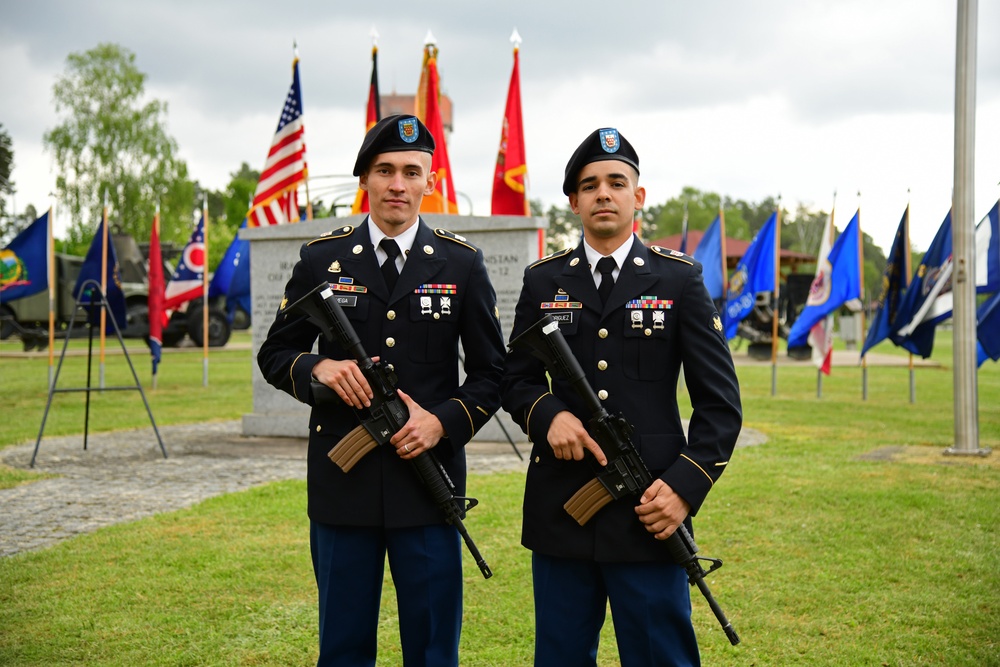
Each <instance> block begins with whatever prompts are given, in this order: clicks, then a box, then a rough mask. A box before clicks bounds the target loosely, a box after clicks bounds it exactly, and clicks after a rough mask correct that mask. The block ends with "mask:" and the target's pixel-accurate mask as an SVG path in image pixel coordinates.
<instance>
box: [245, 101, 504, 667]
mask: <svg viewBox="0 0 1000 667" xmlns="http://www.w3.org/2000/svg"><path fill="white" fill-rule="evenodd" d="M433 151H434V138H433V137H432V136H431V134H430V132H428V130H427V128H426V127H424V125H423V123H421V122H420V121H419V120H417V119H416V118H414V117H413V116H391V117H389V118H385V119H383V120H381V121H380V122H379V123H378V124H376V125H375V126H374V127H373V128H372V129H371V130H370V131H369V132H368V133H367V135H366V136H365V139H364V142H363V144H362V146H361V150H360V151H359V153H358V159H357V164H356V165H355V167H354V175H355V176H358V177H359V178H360V187H361V188H362V189H364V190H366V191H367V192H368V197H369V201H370V205H371V214H370V215H369V216H368V218H367V219H366V220H365V221H364V222H363V223H362V224H361V225H360V226H358V227H357V228H355V227H351V226H346V227H341V228H339V229H336V230H334V231H332V232H329V233H327V234H324V235H323V236H321V237H320V238H317V239H315V240H313V241H310V242H309V243H306V244H305V245H303V246H302V250H301V253H300V260H299V262H298V263H297V264H296V265H295V268H294V270H293V273H292V278H291V280H289V281H288V285H287V286H286V287H285V297H284V301H283V303H282V310H279V311H278V314H277V317H276V319H275V322H274V324H273V325H272V326H271V330H270V333H269V334H268V339H267V342H265V343H264V344H263V345H262V346H261V349H260V353H259V355H258V363H259V365H260V369H261V371H262V372H263V374H264V377H265V378H267V381H268V382H270V383H271V384H272V385H274V386H275V387H277V388H279V389H281V390H283V391H286V392H288V393H289V394H291V395H292V396H294V397H295V398H296V399H298V400H300V401H302V402H304V403H308V404H309V405H312V406H313V410H312V412H311V415H310V418H309V454H308V498H309V508H308V509H309V519H310V543H311V549H312V560H313V567H314V569H315V574H316V582H317V586H318V589H319V625H320V656H319V662H318V664H319V665H351V666H352V667H355V666H357V665H374V664H375V654H376V628H377V623H378V615H379V599H380V593H381V586H382V577H383V568H384V561H385V557H386V555H387V554H388V558H389V567H390V571H391V574H392V580H393V584H394V586H395V589H396V597H397V600H398V607H399V632H400V640H401V643H402V653H403V663H404V664H405V665H407V666H410V665H430V666H433V667H438V666H439V665H458V641H459V633H460V630H461V620H462V568H461V541H460V537H459V534H458V532H457V531H456V529H455V528H454V527H452V526H450V525H447V524H446V523H445V521H444V515H443V514H442V512H441V510H440V509H438V507H437V506H436V505H435V504H434V502H433V501H432V500H431V497H430V495H429V493H428V492H427V490H426V489H424V488H423V486H422V485H421V484H420V482H419V479H418V477H417V474H416V472H415V471H414V470H413V469H412V465H411V463H410V462H409V461H410V459H413V458H414V457H416V456H417V455H419V454H421V453H423V452H426V451H428V450H431V449H433V451H434V453H435V455H436V456H437V457H438V459H439V460H440V461H441V463H442V464H443V465H444V467H445V468H446V470H447V471H448V474H449V476H450V477H451V479H452V481H453V482H454V483H455V485H456V486H457V488H458V493H459V494H460V495H462V494H464V492H465V477H466V464H465V450H464V446H465V444H466V443H467V442H469V440H470V439H471V438H472V435H473V434H474V433H475V432H476V431H477V430H478V429H479V428H481V427H482V426H483V424H485V423H486V422H487V421H488V420H489V419H490V417H491V416H492V415H493V413H494V412H495V411H496V410H497V408H498V407H499V402H500V399H499V388H498V387H499V382H500V377H501V374H502V369H503V351H504V345H503V334H502V333H501V330H500V322H499V313H498V310H497V306H496V293H495V292H494V290H493V286H492V285H491V283H490V280H489V277H488V275H487V273H486V265H485V262H484V259H483V253H482V252H481V251H480V250H478V249H477V248H476V247H475V246H473V245H472V244H470V243H469V242H468V241H466V240H465V239H464V238H462V237H461V236H457V235H455V234H452V233H450V232H447V231H445V230H442V229H430V228H429V227H428V226H427V225H426V224H425V223H424V222H423V221H422V220H421V219H420V218H419V215H418V211H419V209H420V203H421V200H422V198H423V197H424V196H425V195H428V194H430V193H431V192H433V190H434V185H435V182H436V176H435V174H434V172H433V171H431V154H432V153H433ZM323 282H328V283H329V284H330V286H331V287H332V288H333V289H334V290H335V292H336V294H337V295H338V297H339V298H340V303H341V304H342V305H343V306H344V311H345V312H346V313H347V316H348V318H349V319H350V320H351V323H352V324H353V326H354V328H355V329H356V331H357V333H358V336H359V337H360V339H361V343H362V345H363V346H364V348H365V351H366V352H367V353H368V354H369V355H371V356H372V357H373V358H376V359H377V358H381V359H383V360H385V361H386V362H387V363H390V364H392V366H393V367H394V369H395V372H396V374H397V376H398V378H399V388H400V392H399V393H400V396H401V397H402V398H403V400H404V401H405V402H406V404H407V407H408V408H409V412H410V418H409V421H407V423H406V425H405V426H404V427H403V429H402V430H400V431H399V433H397V434H396V435H395V436H394V437H393V438H392V440H391V442H390V444H391V446H384V447H379V448H377V449H376V450H374V451H373V452H371V453H369V454H368V455H367V456H365V457H364V458H363V459H362V460H361V461H360V462H359V463H357V465H356V466H355V467H354V468H352V469H351V470H350V472H348V473H344V472H342V471H341V470H340V469H339V468H338V467H337V466H336V465H334V464H333V463H332V462H331V461H330V459H329V458H328V457H327V454H328V452H329V451H330V450H331V448H333V447H334V445H335V444H336V443H337V442H339V441H340V439H341V438H342V437H343V436H344V435H345V434H347V433H348V432H349V431H350V430H351V429H353V428H354V427H355V426H357V419H356V417H355V414H354V411H353V407H357V408H360V407H361V406H368V405H370V403H369V399H370V398H371V397H372V392H371V388H370V387H369V386H368V384H367V382H366V380H365V378H364V376H363V375H362V374H361V372H360V369H359V368H358V365H357V364H356V363H355V362H354V361H353V360H351V359H350V358H349V356H348V355H347V354H346V353H345V351H344V350H342V349H340V347H339V346H337V345H336V344H335V343H330V342H328V341H327V340H326V339H325V338H323V337H321V336H319V333H320V332H319V330H318V329H317V328H316V327H315V326H313V325H312V324H311V323H309V322H308V321H300V322H295V320H296V317H295V316H293V315H287V314H285V313H284V312H283V309H284V308H285V306H287V304H290V303H294V302H295V301H296V300H297V299H299V298H300V297H301V296H303V295H304V294H306V293H307V292H309V291H310V290H312V289H313V288H314V287H316V285H318V284H320V283H323ZM393 283H394V284H393ZM318 336H319V348H318V354H313V353H312V352H311V350H312V347H313V343H314V342H315V341H316V339H317V337H318ZM459 342H461V344H462V346H463V348H464V350H465V357H466V359H465V366H464V368H465V373H466V377H465V379H464V381H462V382H459V350H458V346H459ZM312 380H318V381H319V382H322V383H323V384H325V385H327V386H328V387H330V388H332V389H333V390H334V391H336V393H337V394H338V395H339V396H340V398H341V399H342V400H343V403H342V404H336V405H330V404H326V405H322V406H317V405H316V404H315V401H314V398H313V396H312V394H311V391H310V382H311V381H312ZM352 406H353V407H352Z"/></svg>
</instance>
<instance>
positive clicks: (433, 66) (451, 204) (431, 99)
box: [417, 32, 458, 213]
mask: <svg viewBox="0 0 1000 667" xmlns="http://www.w3.org/2000/svg"><path fill="white" fill-rule="evenodd" d="M437 53H438V49H437V45H436V44H435V42H434V36H433V35H431V34H430V33H429V32H428V33H427V39H426V41H425V42H424V75H422V76H421V90H422V88H423V84H424V82H425V80H426V85H427V88H426V91H427V92H426V97H424V96H422V95H421V94H420V92H418V93H417V96H418V99H417V104H418V108H419V106H420V105H422V106H423V108H424V109H425V110H426V114H425V117H424V118H423V122H424V125H426V126H427V129H428V130H429V131H430V133H431V136H433V137H434V143H435V147H434V155H433V156H432V158H431V169H432V170H433V171H434V172H435V173H436V174H437V185H435V186H434V192H433V193H432V194H431V195H429V196H427V197H424V201H423V203H422V204H421V205H420V212H421V213H458V199H457V198H456V196H455V183H454V181H453V179H452V177H451V161H450V160H449V159H448V145H447V143H446V142H445V136H444V121H443V119H442V118H441V104H440V97H439V96H440V94H441V81H440V79H439V78H438V70H437ZM417 117H418V118H419V117H420V116H419V115H418V116H417Z"/></svg>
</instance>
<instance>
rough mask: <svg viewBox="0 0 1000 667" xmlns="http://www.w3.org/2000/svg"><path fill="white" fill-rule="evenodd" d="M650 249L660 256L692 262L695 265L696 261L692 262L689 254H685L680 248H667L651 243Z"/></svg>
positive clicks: (687, 262)
mask: <svg viewBox="0 0 1000 667" xmlns="http://www.w3.org/2000/svg"><path fill="white" fill-rule="evenodd" d="M649 249H650V250H652V251H653V252H654V253H656V254H657V255H659V256H660V257H666V258H667V259H672V260H675V261H677V262H684V263H685V264H690V265H691V266H694V262H692V261H691V260H690V259H689V258H688V256H687V255H685V254H684V253H682V252H681V251H679V250H668V249H667V248H662V247H660V246H658V245H651V246H649Z"/></svg>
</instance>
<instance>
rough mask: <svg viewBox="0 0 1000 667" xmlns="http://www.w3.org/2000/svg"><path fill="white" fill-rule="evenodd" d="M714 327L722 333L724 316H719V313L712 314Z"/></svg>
mask: <svg viewBox="0 0 1000 667" xmlns="http://www.w3.org/2000/svg"><path fill="white" fill-rule="evenodd" d="M712 327H714V328H715V330H716V331H718V332H719V333H722V318H720V317H719V314H718V313H716V314H715V315H713V316H712Z"/></svg>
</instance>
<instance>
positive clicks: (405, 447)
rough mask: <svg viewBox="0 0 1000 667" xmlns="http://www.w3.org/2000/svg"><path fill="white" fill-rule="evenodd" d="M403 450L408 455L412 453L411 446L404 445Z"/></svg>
mask: <svg viewBox="0 0 1000 667" xmlns="http://www.w3.org/2000/svg"><path fill="white" fill-rule="evenodd" d="M403 450H404V451H405V452H406V453H407V454H409V453H410V446H409V445H403Z"/></svg>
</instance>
